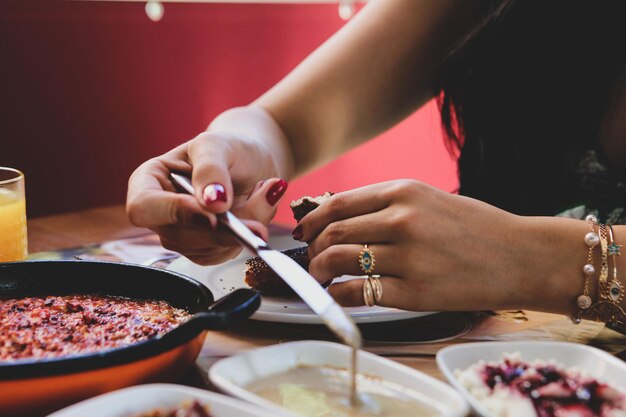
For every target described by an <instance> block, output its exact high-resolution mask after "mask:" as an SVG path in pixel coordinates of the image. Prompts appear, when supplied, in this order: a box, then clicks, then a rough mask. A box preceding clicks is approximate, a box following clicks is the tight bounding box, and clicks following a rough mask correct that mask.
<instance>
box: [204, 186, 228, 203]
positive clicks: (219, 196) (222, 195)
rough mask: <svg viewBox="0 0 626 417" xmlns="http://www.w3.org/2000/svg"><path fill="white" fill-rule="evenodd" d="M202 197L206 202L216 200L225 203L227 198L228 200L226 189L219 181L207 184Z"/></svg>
mask: <svg viewBox="0 0 626 417" xmlns="http://www.w3.org/2000/svg"><path fill="white" fill-rule="evenodd" d="M202 198H203V199H204V203H205V204H211V203H215V202H216V201H221V202H224V203H225V202H226V200H228V198H227V197H226V189H225V188H224V186H223V185H222V184H220V183H219V182H214V183H213V184H209V185H207V186H206V188H205V189H204V193H202Z"/></svg>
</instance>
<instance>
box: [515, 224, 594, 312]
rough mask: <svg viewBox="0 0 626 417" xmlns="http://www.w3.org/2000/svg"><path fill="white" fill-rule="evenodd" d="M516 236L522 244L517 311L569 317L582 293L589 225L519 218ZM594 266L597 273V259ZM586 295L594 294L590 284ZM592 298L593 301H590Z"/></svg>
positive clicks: (518, 266)
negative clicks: (517, 234)
mask: <svg viewBox="0 0 626 417" xmlns="http://www.w3.org/2000/svg"><path fill="white" fill-rule="evenodd" d="M519 220H520V225H519V231H520V234H519V236H521V237H520V239H521V240H522V241H523V242H522V243H521V245H520V250H519V252H518V256H517V257H516V260H517V261H516V268H518V270H517V271H516V272H517V273H515V274H514V276H515V277H516V278H517V280H518V285H517V288H518V294H517V296H518V299H517V302H518V304H519V307H520V308H524V309H529V310H537V311H545V312H550V313H557V314H564V315H567V316H570V315H572V314H574V313H575V312H576V308H577V307H576V298H577V297H578V296H579V295H580V294H582V293H583V290H584V281H585V275H584V273H583V266H584V265H585V264H586V263H587V255H588V248H589V247H588V245H587V244H586V243H585V241H584V237H585V235H586V234H587V233H588V232H589V225H588V224H587V223H586V222H584V221H581V220H574V219H566V218H559V217H522V218H520V219H519ZM594 266H595V267H596V270H599V263H598V256H595V257H594ZM589 284H590V287H589V292H590V294H592V295H594V294H596V292H597V280H594V279H591V280H590V283H589ZM592 298H593V297H592Z"/></svg>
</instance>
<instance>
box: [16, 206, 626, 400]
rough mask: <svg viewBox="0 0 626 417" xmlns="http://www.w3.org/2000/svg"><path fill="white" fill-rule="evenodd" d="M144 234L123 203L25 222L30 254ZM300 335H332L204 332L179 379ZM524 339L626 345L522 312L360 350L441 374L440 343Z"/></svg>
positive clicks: (287, 327) (198, 379) (200, 380)
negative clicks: (436, 336)
mask: <svg viewBox="0 0 626 417" xmlns="http://www.w3.org/2000/svg"><path fill="white" fill-rule="evenodd" d="M147 233H149V231H148V230H146V229H140V228H136V227H133V226H132V225H131V224H130V223H129V222H128V220H127V218H126V215H125V212H124V208H123V206H111V207H103V208H97V209H92V210H86V211H81V212H75V213H68V214H63V215H57V216H50V217H42V218H37V219H32V220H30V221H29V222H28V234H29V248H30V252H31V253H34V252H40V251H48V250H58V249H67V248H71V247H77V246H84V245H88V244H93V243H100V242H104V241H110V240H117V239H124V238H130V237H136V236H141V235H145V234H147ZM300 339H328V340H332V339H333V337H332V335H331V334H330V333H328V332H326V331H325V330H324V329H323V328H321V327H319V326H307V325H296V324H279V323H266V322H260V321H252V320H250V321H247V322H246V323H244V324H242V325H241V326H240V327H238V328H236V329H233V330H230V331H225V332H217V331H212V332H209V334H208V336H207V339H206V343H205V346H204V348H203V350H202V352H201V354H200V356H199V358H198V361H197V364H198V369H196V370H195V371H194V372H192V374H190V375H188V376H187V377H186V378H185V380H184V381H182V382H183V383H187V384H191V385H199V386H205V387H207V388H211V387H210V384H209V383H208V381H207V379H206V372H205V371H206V370H207V369H208V367H209V366H210V365H211V364H212V363H213V362H215V361H216V360H219V359H220V358H223V357H225V356H230V355H233V354H235V353H238V352H240V351H242V350H245V349H249V348H254V347H259V346H266V345H271V344H275V343H280V342H284V341H290V340H300ZM526 339H541V340H567V341H576V342H582V343H592V344H594V345H596V346H599V347H601V348H604V349H606V350H609V351H611V352H612V353H616V354H618V355H620V356H621V355H624V349H625V348H626V338H624V337H623V336H621V335H618V334H617V333H614V332H612V331H609V330H606V329H603V327H602V326H601V325H598V324H597V323H584V324H581V325H579V326H574V325H572V324H571V323H570V322H569V320H568V319H567V318H564V317H562V316H557V315H552V314H544V313H533V312H526V321H521V322H520V321H513V320H511V319H506V318H502V317H500V318H496V317H487V318H484V319H483V320H480V321H475V322H474V327H473V329H472V330H471V331H469V333H467V334H465V335H464V336H463V337H462V338H453V339H451V340H444V341H439V342H430V343H419V344H416V343H403V344H398V343H367V344H366V346H365V349H366V350H368V351H372V352H375V353H378V354H380V355H382V356H387V357H389V358H392V359H393V360H395V361H398V362H400V363H402V364H404V365H407V366H410V367H412V368H415V369H418V370H420V371H422V372H425V373H427V374H429V375H432V376H434V377H436V378H440V379H442V375H441V373H440V372H439V370H438V369H437V366H436V363H435V355H436V353H437V351H438V350H439V349H441V348H442V347H445V346H448V345H451V344H454V343H463V342H467V341H472V340H526ZM622 358H624V357H622Z"/></svg>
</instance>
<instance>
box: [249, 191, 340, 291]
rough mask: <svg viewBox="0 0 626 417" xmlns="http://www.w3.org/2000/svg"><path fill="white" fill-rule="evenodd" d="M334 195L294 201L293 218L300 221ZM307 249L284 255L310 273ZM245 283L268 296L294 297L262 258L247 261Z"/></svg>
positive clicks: (288, 251)
mask: <svg viewBox="0 0 626 417" xmlns="http://www.w3.org/2000/svg"><path fill="white" fill-rule="evenodd" d="M332 195H333V193H331V192H330V191H327V192H325V193H324V194H323V195H320V196H317V197H310V196H305V197H302V198H299V199H297V200H295V201H292V202H291V204H290V205H289V207H291V211H293V217H294V218H295V219H296V221H300V220H301V219H302V218H303V217H304V216H306V215H307V214H308V213H310V212H311V211H313V210H314V209H316V208H317V207H319V205H320V204H322V202H323V201H324V200H327V199H328V198H330V196H332ZM307 249H308V247H307V246H303V247H300V248H295V249H288V250H285V251H283V253H284V254H285V255H287V256H289V257H290V258H291V259H293V260H294V261H296V262H297V263H298V264H299V265H300V266H301V267H302V268H304V269H305V270H307V271H308V270H309V256H308V253H307ZM244 282H245V283H246V284H248V285H249V286H250V287H251V288H254V289H255V290H258V291H263V292H264V293H267V294H275V295H294V292H293V291H292V290H291V288H289V286H288V285H287V284H285V282H284V281H283V280H282V279H281V278H280V277H279V276H278V275H276V274H275V273H274V271H272V270H271V269H270V267H268V266H267V264H266V263H265V261H263V259H261V258H252V259H248V260H247V261H246V271H245V277H244ZM331 282H332V280H331V281H327V282H325V283H324V284H322V285H324V286H325V287H327V286H329V285H330V283H331Z"/></svg>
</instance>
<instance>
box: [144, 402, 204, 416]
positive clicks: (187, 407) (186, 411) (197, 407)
mask: <svg viewBox="0 0 626 417" xmlns="http://www.w3.org/2000/svg"><path fill="white" fill-rule="evenodd" d="M133 417H211V414H210V413H209V407H208V406H206V405H202V404H200V403H199V402H198V401H196V400H194V401H193V402H189V403H185V404H182V405H181V406H180V407H175V408H167V409H165V408H156V409H154V410H150V411H148V412H147V413H141V414H139V415H134V416H133Z"/></svg>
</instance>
